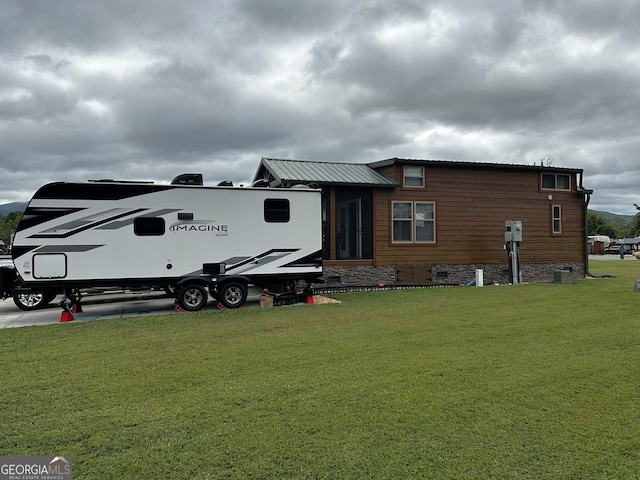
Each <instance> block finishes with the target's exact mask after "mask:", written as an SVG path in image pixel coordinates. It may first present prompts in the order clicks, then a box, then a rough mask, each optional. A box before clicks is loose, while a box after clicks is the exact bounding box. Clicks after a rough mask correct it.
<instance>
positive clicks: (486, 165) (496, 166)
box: [367, 158, 583, 173]
mask: <svg viewBox="0 0 640 480" xmlns="http://www.w3.org/2000/svg"><path fill="white" fill-rule="evenodd" d="M367 165H368V166H369V167H371V168H373V169H376V168H381V167H386V166H389V165H424V166H429V165H433V166H442V167H453V168H482V169H493V170H521V171H536V172H540V171H545V172H567V173H569V172H572V173H582V172H583V170H582V169H581V168H565V167H554V166H552V165H537V164H532V165H519V164H513V163H491V162H468V161H460V160H419V159H413V158H389V159H386V160H380V161H378V162H372V163H368V164H367Z"/></svg>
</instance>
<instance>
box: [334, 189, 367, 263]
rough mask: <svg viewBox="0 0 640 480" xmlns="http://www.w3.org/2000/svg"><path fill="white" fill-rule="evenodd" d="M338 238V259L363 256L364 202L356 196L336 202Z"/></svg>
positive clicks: (357, 258) (351, 258)
mask: <svg viewBox="0 0 640 480" xmlns="http://www.w3.org/2000/svg"><path fill="white" fill-rule="evenodd" d="M336 214H337V216H336V240H337V249H336V250H337V251H336V255H337V257H338V260H359V259H361V258H362V202H361V198H359V197H358V198H354V199H351V200H345V201H342V202H337V203H336Z"/></svg>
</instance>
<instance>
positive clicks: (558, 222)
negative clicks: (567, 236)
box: [551, 205, 562, 234]
mask: <svg viewBox="0 0 640 480" xmlns="http://www.w3.org/2000/svg"><path fill="white" fill-rule="evenodd" d="M551 211H552V214H551V216H552V219H551V223H552V231H553V233H556V234H557V233H562V208H561V207H560V205H553V206H552V207H551Z"/></svg>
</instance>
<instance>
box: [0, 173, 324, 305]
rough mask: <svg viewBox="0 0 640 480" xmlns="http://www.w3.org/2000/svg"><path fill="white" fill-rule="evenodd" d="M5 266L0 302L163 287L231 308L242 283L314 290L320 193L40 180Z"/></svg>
mask: <svg viewBox="0 0 640 480" xmlns="http://www.w3.org/2000/svg"><path fill="white" fill-rule="evenodd" d="M11 258H12V261H13V266H15V269H12V268H6V267H5V268H3V269H2V272H0V296H3V297H4V298H6V297H7V296H15V295H20V294H22V295H29V294H31V295H33V294H42V295H43V299H42V300H43V302H44V301H45V300H47V299H49V298H50V297H51V298H50V299H49V300H48V301H47V302H46V303H48V302H50V301H51V300H52V299H53V298H54V297H55V296H56V295H58V294H61V293H64V294H65V296H66V297H67V298H68V299H70V301H71V302H72V303H78V302H80V298H81V292H82V290H83V289H92V290H96V289H101V288H103V289H113V288H123V289H125V288H163V289H166V290H167V291H168V292H170V293H171V294H172V295H174V296H175V298H176V301H177V303H178V305H179V306H180V307H182V308H183V309H184V310H187V311H197V310H200V309H202V308H203V307H204V306H205V305H206V303H207V301H208V296H209V295H211V296H212V297H213V298H214V299H216V300H217V301H218V302H219V303H220V304H221V305H222V306H224V307H225V308H238V307H240V306H242V305H243V304H244V303H245V301H246V298H247V289H248V286H249V285H255V286H258V287H260V288H268V289H269V290H270V291H273V292H276V293H277V292H278V291H279V290H281V291H283V292H286V291H288V290H290V289H291V288H292V285H294V284H295V283H297V282H306V284H307V287H309V286H310V285H311V284H312V283H315V282H318V281H319V279H320V278H321V276H322V220H321V192H320V190H316V189H311V188H275V189H272V188H263V187H258V186H254V187H248V188H239V187H233V186H230V185H229V184H228V183H226V182H225V184H224V185H222V184H221V185H218V186H214V187H207V186H203V184H202V175H200V174H185V175H180V176H178V177H176V178H175V179H174V180H173V181H172V183H171V184H170V185H161V184H153V183H149V182H129V181H112V180H99V181H89V182H86V183H66V182H58V183H50V184H47V185H45V186H43V187H41V188H40V189H39V190H38V191H37V192H36V194H35V195H34V196H33V198H32V199H31V201H30V202H29V204H28V206H27V208H26V210H25V213H24V215H23V216H22V219H21V221H20V223H19V225H18V228H17V231H16V234H15V237H14V241H13V245H12V250H11ZM309 288H310V287H309ZM14 298H15V297H14ZM21 308H23V307H21Z"/></svg>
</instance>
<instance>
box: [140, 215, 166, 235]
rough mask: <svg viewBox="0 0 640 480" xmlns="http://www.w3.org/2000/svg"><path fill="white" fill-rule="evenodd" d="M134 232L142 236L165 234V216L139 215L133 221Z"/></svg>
mask: <svg viewBox="0 0 640 480" xmlns="http://www.w3.org/2000/svg"><path fill="white" fill-rule="evenodd" d="M133 232H134V233H135V234H136V235H138V236H142V237H145V236H150V235H164V218H160V217H138V218H136V219H135V220H134V221H133Z"/></svg>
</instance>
